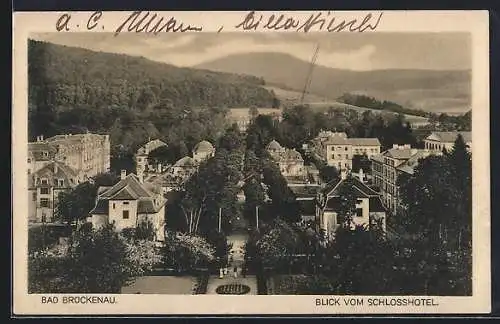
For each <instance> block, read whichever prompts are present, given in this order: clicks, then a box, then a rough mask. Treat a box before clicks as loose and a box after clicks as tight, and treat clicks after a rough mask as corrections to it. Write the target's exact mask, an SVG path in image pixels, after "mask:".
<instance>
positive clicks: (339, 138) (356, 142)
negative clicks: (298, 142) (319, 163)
mask: <svg viewBox="0 0 500 324" xmlns="http://www.w3.org/2000/svg"><path fill="white" fill-rule="evenodd" d="M312 146H313V151H314V153H315V154H316V155H317V156H319V157H320V158H321V159H323V160H324V161H326V163H327V164H328V165H330V166H334V167H336V168H337V170H339V171H350V170H352V160H353V158H354V156H355V155H359V156H361V155H366V156H367V157H368V158H371V157H372V156H375V155H378V154H380V146H381V145H380V141H379V140H378V138H348V137H347V134H346V133H343V132H340V133H339V132H329V131H322V132H320V133H319V135H318V136H317V137H316V138H315V139H314V140H313V141H312Z"/></svg>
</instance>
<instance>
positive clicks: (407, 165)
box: [371, 144, 440, 213]
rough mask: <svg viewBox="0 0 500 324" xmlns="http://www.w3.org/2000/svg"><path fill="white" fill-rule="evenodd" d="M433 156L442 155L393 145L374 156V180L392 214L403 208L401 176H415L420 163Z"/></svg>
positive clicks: (372, 159) (406, 145)
mask: <svg viewBox="0 0 500 324" xmlns="http://www.w3.org/2000/svg"><path fill="white" fill-rule="evenodd" d="M431 154H440V153H439V152H433V151H430V150H422V149H416V148H411V146H410V145H409V144H405V145H393V147H392V148H391V149H389V150H387V151H385V152H383V153H382V154H380V155H378V156H373V157H372V158H371V161H372V179H373V184H374V186H376V187H377V188H378V189H379V191H380V195H381V197H382V202H383V203H384V206H386V207H387V209H388V210H389V211H391V212H392V213H397V211H398V209H399V208H400V207H401V203H400V194H399V187H398V185H397V181H398V178H399V176H400V175H401V174H403V173H406V174H409V175H411V174H413V171H414V169H415V167H416V166H417V165H418V161H419V160H420V159H422V158H425V157H427V156H429V155H431Z"/></svg>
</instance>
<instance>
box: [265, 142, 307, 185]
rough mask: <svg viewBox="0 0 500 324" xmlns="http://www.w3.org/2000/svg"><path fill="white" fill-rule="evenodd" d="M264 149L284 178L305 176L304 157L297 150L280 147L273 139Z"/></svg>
mask: <svg viewBox="0 0 500 324" xmlns="http://www.w3.org/2000/svg"><path fill="white" fill-rule="evenodd" d="M266 149H267V152H268V153H269V155H270V156H271V158H272V159H273V160H274V161H276V163H277V164H278V166H279V169H280V172H281V174H282V175H283V176H284V177H285V178H287V177H288V178H301V179H302V178H304V179H305V178H306V177H307V172H306V168H305V167H304V159H303V158H302V155H301V154H300V153H299V152H298V151H296V150H295V149H288V148H285V147H282V146H281V145H280V144H279V143H278V142H277V141H275V140H273V141H271V142H270V143H269V144H268V145H267V147H266Z"/></svg>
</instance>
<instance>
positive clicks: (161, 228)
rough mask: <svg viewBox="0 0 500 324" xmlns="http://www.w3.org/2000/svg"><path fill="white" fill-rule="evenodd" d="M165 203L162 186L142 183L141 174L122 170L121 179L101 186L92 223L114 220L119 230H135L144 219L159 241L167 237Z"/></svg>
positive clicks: (94, 225) (95, 224)
mask: <svg viewBox="0 0 500 324" xmlns="http://www.w3.org/2000/svg"><path fill="white" fill-rule="evenodd" d="M165 204H166V199H165V198H164V197H163V191H162V189H161V188H155V187H153V186H150V187H148V184H144V183H141V181H140V179H139V177H137V176H136V175H135V174H133V173H131V174H129V175H127V174H126V171H124V170H123V171H122V173H121V178H120V181H118V182H117V183H116V184H115V185H113V186H111V187H101V188H99V189H98V195H97V198H96V204H95V207H94V208H93V209H92V211H91V212H90V214H91V215H92V226H93V227H94V228H98V227H100V226H102V225H103V224H107V223H113V224H115V226H116V229H117V230H119V231H121V230H123V229H125V228H132V229H135V228H137V227H138V226H139V224H140V223H141V222H150V223H151V225H152V226H153V228H154V233H155V240H156V241H163V240H164V238H165Z"/></svg>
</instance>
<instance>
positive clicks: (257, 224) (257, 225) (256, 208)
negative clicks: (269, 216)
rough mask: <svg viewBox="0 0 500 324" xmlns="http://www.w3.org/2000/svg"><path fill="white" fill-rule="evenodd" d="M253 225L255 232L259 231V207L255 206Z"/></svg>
mask: <svg viewBox="0 0 500 324" xmlns="http://www.w3.org/2000/svg"><path fill="white" fill-rule="evenodd" d="M255 223H256V227H257V230H259V206H255Z"/></svg>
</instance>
